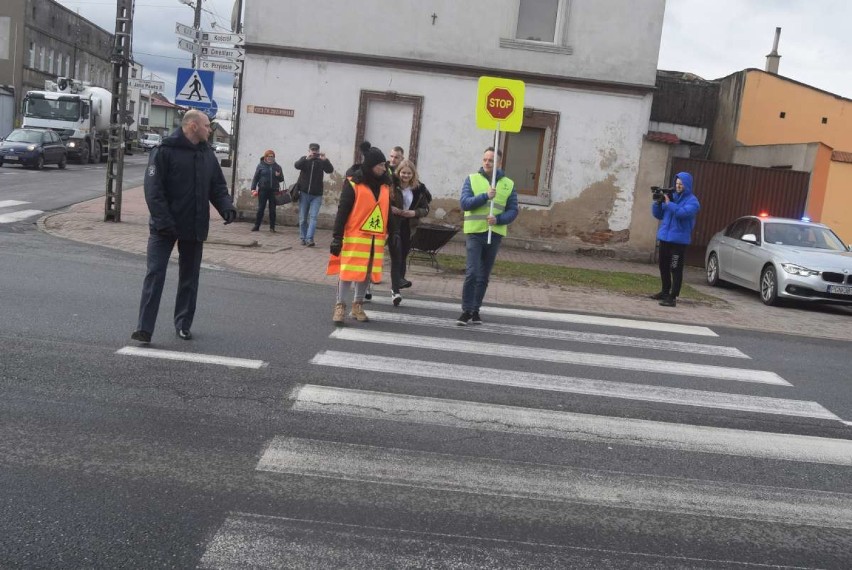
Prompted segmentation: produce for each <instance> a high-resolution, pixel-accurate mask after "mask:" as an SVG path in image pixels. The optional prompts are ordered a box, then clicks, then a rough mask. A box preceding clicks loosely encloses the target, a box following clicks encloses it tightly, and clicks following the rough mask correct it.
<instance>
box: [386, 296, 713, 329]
mask: <svg viewBox="0 0 852 570" xmlns="http://www.w3.org/2000/svg"><path fill="white" fill-rule="evenodd" d="M372 302H373V303H377V304H380V305H390V304H391V300H390V298H385V297H384V296H374V297H373V300H372ZM405 305H406V306H407V307H413V308H415V309H432V310H439V311H452V312H455V313H459V312H461V309H460V308H459V305H458V303H441V302H438V301H423V300H420V299H406V300H405ZM482 313H483V316H487V315H494V316H501V317H513V318H516V319H537V320H539V321H552V322H557V323H575V324H582V325H597V326H602V327H620V328H628V329H639V330H645V331H657V332H667V333H675V334H681V335H683V334H689V335H696V336H719V335H717V334H716V333H714V332H713V331H712V330H710V329H709V328H707V327H699V326H694V325H679V324H675V323H663V322H658V321H639V320H634V319H619V318H617V317H598V316H594V315H581V314H578V313H554V312H550V311H530V310H527V309H507V308H505V307H492V306H485V307H483V308H482Z"/></svg>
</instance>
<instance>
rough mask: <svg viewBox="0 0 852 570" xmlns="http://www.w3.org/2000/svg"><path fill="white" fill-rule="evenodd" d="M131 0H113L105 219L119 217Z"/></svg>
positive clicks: (131, 38) (122, 179)
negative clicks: (113, 26)
mask: <svg viewBox="0 0 852 570" xmlns="http://www.w3.org/2000/svg"><path fill="white" fill-rule="evenodd" d="M133 2H134V0H116V13H115V43H114V44H113V50H112V56H111V58H110V59H111V60H112V90H111V91H112V107H111V109H110V115H109V159H108V160H107V178H106V196H105V202H104V221H105V222H120V221H121V190H122V186H123V184H124V131H125V121H126V119H127V114H126V112H125V110H126V109H127V77H128V75H129V73H128V71H129V65H128V64H129V62H130V60H131V58H132V53H131V45H132V41H133Z"/></svg>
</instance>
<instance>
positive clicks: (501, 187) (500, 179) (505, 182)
mask: <svg viewBox="0 0 852 570" xmlns="http://www.w3.org/2000/svg"><path fill="white" fill-rule="evenodd" d="M502 156H503V155H502V153H501V152H500V151H497V156H494V147H488V148H487V149H485V153H484V154H483V155H482V168H480V169H479V172H477V173H476V174H471V175H470V176H468V177H467V178H466V179H465V181H464V186H463V187H462V191H461V209H462V211H464V233H465V234H466V236H467V240H466V244H467V266H466V268H465V277H464V287H463V288H462V314H461V316H459V318H458V319H457V320H456V324H457V325H459V326H466V325H467V324H468V323H471V324H474V325H481V324H482V319H481V318H480V316H479V308H480V307H481V306H482V299H483V298H484V297H485V290H486V289H487V288H488V278H489V277H490V275H491V268H492V267H494V260H495V259H497V251H498V250H499V249H500V242H501V241H502V239H503V236H505V235H506V229H507V226H508V225H509V224H511V223H512V222H513V221H515V218H517V217H518V194H517V192H515V183H514V182H512V180H511V179H509V178H507V177H506V175H505V174H504V173H503V171H502V170H500V159H501V158H502ZM495 168H496V169H497V178H496V180H497V181H496V183H495V185H494V186H493V187H492V186H491V178H492V174H493V172H494V169H495ZM492 201H493V202H494V208H493V212H492V209H491V202H492ZM489 228H490V229H491V243H490V244H489V243H488V229H489Z"/></svg>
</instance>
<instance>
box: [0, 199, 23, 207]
mask: <svg viewBox="0 0 852 570" xmlns="http://www.w3.org/2000/svg"><path fill="white" fill-rule="evenodd" d="M24 204H29V202H22V201H21V200H0V208H11V207H12V206H23V205H24Z"/></svg>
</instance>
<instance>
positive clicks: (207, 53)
mask: <svg viewBox="0 0 852 570" xmlns="http://www.w3.org/2000/svg"><path fill="white" fill-rule="evenodd" d="M200 55H201V57H202V58H205V59H209V58H211V57H219V58H223V59H230V60H231V61H237V60H241V59H243V58H245V55H246V52H244V51H243V50H241V49H236V48H221V47H215V46H201V53H200Z"/></svg>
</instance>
